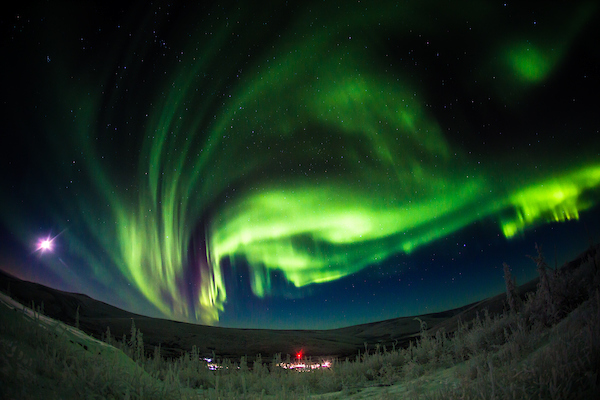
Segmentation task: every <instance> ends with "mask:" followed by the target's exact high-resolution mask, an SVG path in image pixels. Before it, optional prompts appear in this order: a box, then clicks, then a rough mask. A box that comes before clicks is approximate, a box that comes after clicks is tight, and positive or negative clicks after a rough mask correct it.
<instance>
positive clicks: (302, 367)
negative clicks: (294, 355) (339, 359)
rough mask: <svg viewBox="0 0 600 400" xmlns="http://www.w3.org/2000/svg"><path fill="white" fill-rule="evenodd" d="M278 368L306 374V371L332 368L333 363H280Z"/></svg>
mask: <svg viewBox="0 0 600 400" xmlns="http://www.w3.org/2000/svg"><path fill="white" fill-rule="evenodd" d="M277 366H278V367H281V368H283V369H290V370H294V371H301V372H304V371H312V370H315V369H319V368H331V361H328V360H323V361H321V362H318V363H311V362H306V361H297V362H293V363H279V364H277Z"/></svg>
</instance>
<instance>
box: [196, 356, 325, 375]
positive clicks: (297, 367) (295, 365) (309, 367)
mask: <svg viewBox="0 0 600 400" xmlns="http://www.w3.org/2000/svg"><path fill="white" fill-rule="evenodd" d="M297 358H298V359H297V360H296V361H294V362H281V363H279V364H277V367H280V368H283V369H288V370H292V371H299V372H308V371H313V370H316V369H319V368H328V369H329V368H331V361H329V360H321V362H318V363H313V362H310V361H306V360H302V355H301V353H300V357H297ZM204 361H206V365H207V367H208V369H209V370H211V371H217V370H220V369H224V368H225V367H224V366H223V365H221V364H218V363H216V362H214V361H213V359H212V358H204ZM236 369H240V367H239V366H238V367H236Z"/></svg>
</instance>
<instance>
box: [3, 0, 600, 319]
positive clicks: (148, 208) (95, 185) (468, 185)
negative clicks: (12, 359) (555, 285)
mask: <svg viewBox="0 0 600 400" xmlns="http://www.w3.org/2000/svg"><path fill="white" fill-rule="evenodd" d="M14 3H19V4H18V5H13V6H12V7H14V8H13V9H4V10H3V11H2V15H1V17H0V23H1V25H0V27H1V32H2V34H1V36H0V39H1V41H2V42H1V43H2V47H1V48H2V53H1V57H0V64H1V70H0V72H1V75H0V76H1V78H0V79H1V89H0V96H1V97H0V102H1V103H0V104H1V113H2V114H1V121H2V124H1V125H0V129H1V131H2V146H1V153H2V154H1V159H0V184H1V186H0V187H1V196H0V200H1V206H2V207H1V208H0V249H1V250H0V267H1V268H2V269H4V270H6V271H8V272H10V273H12V274H14V275H16V276H18V277H21V278H24V279H28V280H33V281H36V282H40V283H43V284H47V285H49V286H52V287H56V288H59V289H62V290H68V291H74V292H79V293H85V294H87V295H89V296H91V297H93V298H96V299H98V300H102V301H105V302H108V303H110V304H114V305H116V306H118V307H121V308H125V309H127V310H130V311H134V312H138V313H142V314H147V315H151V316H157V317H163V318H169V319H175V320H180V321H189V322H198V323H201V324H211V325H218V326H226V327H242V328H277V329H324V328H336V327H342V326H348V325H354V324H358V323H365V322H373V321H378V320H384V319H389V318H395V317H401V316H411V315H418V314H423V313H429V312H436V311H443V310H447V309H450V308H454V307H459V306H462V305H465V304H468V303H471V302H474V301H477V300H481V299H483V298H486V297H489V296H492V295H495V294H498V293H500V292H502V291H503V290H504V279H503V271H502V263H503V262H507V263H509V264H510V265H511V267H512V270H513V274H514V275H515V276H516V278H517V283H524V282H525V281H527V280H529V279H531V278H533V277H535V276H536V271H535V265H534V263H533V262H532V261H531V260H529V259H528V258H527V257H526V255H527V254H531V255H535V243H536V242H537V243H539V244H541V245H542V246H543V249H544V252H545V255H546V257H547V260H548V263H549V264H550V265H552V266H554V265H555V264H558V265H560V264H562V263H564V262H565V261H568V260H569V259H571V258H572V257H573V256H575V255H577V254H578V253H579V252H581V251H583V250H584V249H585V248H586V247H587V246H589V244H590V240H594V241H597V240H599V239H600V227H599V226H598V221H599V220H600V218H599V217H600V210H599V206H598V204H599V203H600V133H599V130H600V111H599V110H600V107H599V106H600V101H599V100H598V93H599V89H600V67H599V65H600V53H599V51H598V38H599V37H600V32H599V31H600V28H599V27H600V8H599V7H598V5H597V3H596V2H594V1H568V2H567V1H565V2H548V1H538V2H530V1H525V2H521V1H518V2H517V1H515V2H504V1H482V0H473V1H421V0H419V1H376V2H375V1H373V2H371V1H345V0H344V1H342V0H340V1H306V0H305V1H298V2H291V1H274V2H269V1H263V2H256V1H231V2H220V3H217V2H212V3H211V4H209V3H208V2H202V3H201V5H193V4H191V3H196V2H185V1H181V2H180V3H169V2H152V3H151V2H147V1H139V2H130V1H119V2H111V1H105V2H86V1H83V2H71V1H69V2H60V1H48V2H41V1H40V2H27V1H25V2H14ZM93 3H97V4H96V5H93ZM259 3H260V5H259ZM43 239H48V240H50V244H49V247H50V248H42V247H41V240H43Z"/></svg>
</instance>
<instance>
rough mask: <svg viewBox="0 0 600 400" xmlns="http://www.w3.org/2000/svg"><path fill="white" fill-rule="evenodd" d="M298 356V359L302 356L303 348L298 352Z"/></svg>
mask: <svg viewBox="0 0 600 400" xmlns="http://www.w3.org/2000/svg"><path fill="white" fill-rule="evenodd" d="M296 358H297V359H298V360H299V359H301V358H302V350H300V351H299V352H298V354H296Z"/></svg>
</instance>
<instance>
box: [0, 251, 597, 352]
mask: <svg viewBox="0 0 600 400" xmlns="http://www.w3.org/2000/svg"><path fill="white" fill-rule="evenodd" d="M597 250H598V246H596V247H591V248H590V249H588V250H587V251H586V252H584V253H582V254H581V255H580V256H579V257H577V258H575V259H574V260H573V261H571V262H569V263H567V264H565V265H564V266H563V267H562V268H568V269H572V268H576V267H578V266H579V265H580V264H581V262H582V261H583V260H585V259H587V257H588V255H589V254H590V252H595V251H597ZM537 281H538V280H537V279H535V280H533V281H530V282H527V283H525V284H524V285H521V286H520V287H519V294H520V295H521V296H522V297H524V296H526V294H527V293H528V292H531V291H534V290H535V289H536V287H537ZM0 290H2V291H4V292H7V291H9V292H10V293H9V295H10V296H11V297H12V298H14V299H16V300H18V301H19V302H21V303H22V304H24V305H26V306H31V304H32V302H34V303H35V305H36V306H39V305H40V304H42V302H43V304H44V313H45V314H46V315H48V316H50V317H52V318H54V319H57V320H60V321H63V322H65V323H67V324H70V325H75V314H76V312H77V308H78V307H79V324H80V327H81V329H82V330H84V331H85V332H87V333H88V334H91V335H92V336H94V337H96V338H100V337H101V336H102V334H103V333H105V332H106V328H107V327H110V331H111V335H112V336H113V337H115V338H117V339H118V340H121V338H122V336H123V335H124V334H125V335H127V336H129V332H130V328H131V321H132V320H134V321H135V325H136V327H137V328H138V329H139V330H140V331H141V332H142V333H143V339H144V343H145V345H146V348H147V350H148V351H152V350H153V348H154V346H158V345H159V344H161V351H162V353H163V354H165V355H167V356H177V355H179V354H181V353H183V352H186V351H190V350H191V348H192V346H194V345H195V346H196V347H197V348H198V349H199V351H200V354H203V355H206V356H209V355H211V354H213V353H214V354H216V355H218V356H220V357H228V358H232V359H235V358H239V357H241V356H244V355H246V356H249V357H250V358H253V357H254V356H256V355H258V354H261V355H262V356H263V358H265V357H267V358H270V357H272V356H273V355H274V354H276V353H281V354H282V355H283V356H284V357H285V355H286V354H291V355H293V354H295V353H296V352H297V351H299V350H300V349H302V350H303V352H304V354H305V355H307V356H313V357H320V356H330V357H331V356H334V357H347V356H354V355H356V354H357V353H358V351H359V350H360V351H364V348H365V343H366V344H367V346H368V348H369V349H373V348H374V347H375V346H376V345H378V344H379V345H381V346H383V345H385V346H387V347H388V348H391V347H392V346H394V345H395V346H406V345H408V342H409V341H410V340H412V339H414V338H415V337H417V336H418V335H419V330H420V323H419V321H417V320H416V319H415V317H402V318H394V319H389V320H386V321H379V322H373V323H368V324H361V325H355V326H350V327H346V328H339V329H330V330H268V329H235V328H220V327H212V326H204V325H197V324H189V323H183V322H176V321H170V320H165V319H159V318H150V317H146V316H143V315H139V314H135V313H131V312H128V311H124V310H121V309H119V308H117V307H114V306H111V305H109V304H106V303H103V302H101V301H98V300H94V299H92V298H91V297H89V296H86V295H84V294H77V293H68V292H63V291H60V290H56V289H52V288H49V287H46V286H43V285H40V284H37V283H32V282H27V281H23V280H21V279H18V278H16V277H14V276H12V275H10V274H7V273H5V272H3V271H1V270H0ZM505 307H506V294H505V293H500V294H498V295H497V296H493V297H490V298H488V299H485V300H482V301H479V302H476V303H473V304H469V305H466V306H463V307H460V308H456V309H453V310H447V311H444V312H439V313H432V314H425V315H420V316H418V318H420V319H421V320H422V321H424V322H426V323H427V327H428V328H429V330H430V331H432V332H434V331H436V330H438V329H442V328H443V329H444V330H445V331H446V332H453V331H455V330H456V329H457V327H458V324H459V320H460V321H462V323H468V322H469V321H471V320H472V319H473V318H475V316H476V315H477V313H482V312H483V310H484V309H487V310H488V311H489V313H490V314H498V313H502V311H503V310H504V309H505Z"/></svg>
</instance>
